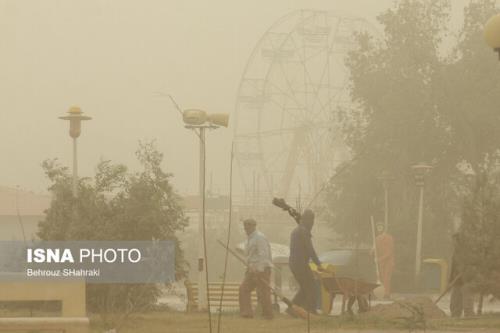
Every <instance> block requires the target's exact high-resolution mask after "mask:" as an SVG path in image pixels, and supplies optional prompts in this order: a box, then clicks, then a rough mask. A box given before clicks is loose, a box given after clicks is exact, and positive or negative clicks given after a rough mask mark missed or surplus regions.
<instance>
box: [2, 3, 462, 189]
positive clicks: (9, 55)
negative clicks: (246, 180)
mask: <svg viewBox="0 0 500 333" xmlns="http://www.w3.org/2000/svg"><path fill="white" fill-rule="evenodd" d="M453 3H454V6H455V12H456V13H457V15H460V13H461V10H462V4H463V3H464V1H453ZM391 4H392V0H378V1H371V0H364V1H363V0H356V1H281V0H280V1H262V0H259V1H192V0H188V1H146V2H137V1H129V0H125V1H52V0H50V1H23V0H21V1H13V0H12V1H9V0H2V1H0V27H1V28H0V54H1V58H0V74H1V75H0V91H1V98H0V109H1V112H0V123H1V131H0V138H1V140H0V151H2V156H3V163H2V164H1V166H0V175H1V177H0V183H1V184H3V185H5V186H9V187H15V186H17V185H19V186H20V187H21V188H23V189H26V190H32V191H35V192H45V191H46V187H47V185H48V183H47V181H46V179H45V177H44V175H43V173H42V169H41V167H40V163H41V162H42V161H43V160H44V159H46V158H53V157H58V158H59V159H60V160H61V162H63V163H64V164H65V165H68V166H70V165H71V142H70V139H69V136H68V133H67V132H68V131H67V124H66V123H64V122H63V121H61V120H59V119H57V117H58V116H61V115H63V114H64V113H65V112H66V111H67V110H68V108H69V107H70V106H72V105H78V106H80V107H81V108H82V110H83V112H84V113H85V114H86V115H89V116H92V117H93V120H91V121H90V122H87V123H84V124H83V131H82V135H81V137H80V139H79V142H80V143H79V160H80V167H79V169H80V175H81V176H91V175H92V174H93V168H94V167H95V165H96V164H97V162H98V161H99V160H100V159H101V158H103V159H110V160H112V161H114V162H120V163H124V164H126V165H128V166H130V167H131V168H133V167H134V166H136V159H135V156H134V151H135V150H136V148H137V143H138V140H150V139H155V140H156V142H157V145H158V148H159V150H160V151H161V152H163V153H164V154H165V159H164V167H165V169H166V170H168V171H169V172H172V173H173V174H174V176H175V177H174V178H173V182H174V184H175V186H176V187H177V189H178V190H179V191H180V192H181V193H183V194H193V193H196V192H197V175H198V173H197V170H198V161H197V159H198V142H197V141H196V138H195V136H194V135H193V133H190V132H189V131H187V130H185V129H184V127H183V123H182V120H181V119H180V117H179V114H178V113H177V111H176V110H175V109H174V107H173V106H172V104H171V102H170V100H169V99H168V98H167V97H166V96H165V95H166V94H171V95H172V96H174V98H175V99H176V101H177V102H178V103H179V104H180V106H181V107H182V108H191V107H197V108H203V109H205V110H208V111H210V112H226V113H231V116H233V115H234V109H235V98H236V93H237V89H238V85H239V81H240V79H241V76H242V73H243V70H244V67H245V65H246V63H247V61H248V59H249V56H250V53H251V51H252V49H253V48H254V47H255V45H256V43H257V41H258V40H259V39H260V38H261V36H262V35H263V34H264V33H265V31H266V30H267V29H268V28H269V27H270V26H271V25H272V24H273V23H274V22H275V21H276V20H278V18H280V17H282V16H284V15H286V14H288V13H290V12H292V11H294V10H297V9H303V8H311V9H320V10H329V11H334V12H339V13H347V14H351V15H356V16H359V17H362V18H365V19H367V20H368V21H369V22H371V23H372V24H374V25H376V19H375V18H376V16H377V15H378V14H379V13H380V12H381V11H383V10H384V9H386V8H388V7H389V6H390V5H391ZM233 134H234V129H233V128H232V126H230V127H229V129H220V130H217V131H215V132H212V133H210V134H209V136H208V142H209V145H208V151H207V153H208V155H207V156H208V157H207V181H209V179H210V178H211V179H212V180H211V181H210V183H211V184H213V185H212V186H213V190H214V191H215V192H219V193H227V188H228V177H227V174H228V169H229V151H230V147H231V141H232V137H233Z"/></svg>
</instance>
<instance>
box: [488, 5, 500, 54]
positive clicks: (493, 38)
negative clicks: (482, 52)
mask: <svg viewBox="0 0 500 333" xmlns="http://www.w3.org/2000/svg"><path fill="white" fill-rule="evenodd" d="M484 39H485V41H486V43H487V44H488V45H489V46H490V47H491V48H492V49H493V50H494V51H495V52H497V53H498V58H499V59H500V14H497V15H494V16H492V17H491V18H490V19H489V20H488V22H486V24H485V26H484Z"/></svg>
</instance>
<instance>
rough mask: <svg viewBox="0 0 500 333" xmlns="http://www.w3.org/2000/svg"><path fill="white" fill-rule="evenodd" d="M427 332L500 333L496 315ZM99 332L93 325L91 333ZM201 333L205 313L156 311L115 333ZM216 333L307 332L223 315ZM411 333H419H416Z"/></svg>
mask: <svg viewBox="0 0 500 333" xmlns="http://www.w3.org/2000/svg"><path fill="white" fill-rule="evenodd" d="M212 317H213V326H212V327H213V331H212V332H214V333H215V332H217V315H215V314H214V315H213V316H212ZM428 324H429V326H428V329H427V331H434V332H437V333H451V332H457V331H459V332H471V333H472V332H474V333H475V332H481V333H500V316H485V317H481V318H476V319H470V320H451V319H449V318H442V319H432V320H430V321H429V323H428ZM310 325H311V326H310V328H311V329H310V332H313V333H323V332H325V333H326V332H339V333H344V332H346V333H347V332H363V333H379V332H380V333H381V332H384V333H385V332H393V333H400V332H409V329H408V327H407V326H406V324H405V323H404V322H402V321H397V320H394V321H392V320H383V319H381V318H378V319H374V318H369V319H368V318H361V317H356V316H355V317H348V316H346V317H332V316H330V317H326V316H319V317H315V318H313V319H312V320H311V323H310ZM97 332H99V333H101V332H103V330H102V328H101V327H98V326H94V328H93V333H97ZM165 332H169V333H177V332H178V333H201V332H203V333H204V332H209V329H208V321H207V314H201V313H197V314H196V313H195V314H186V313H184V312H158V313H149V314H142V315H138V316H134V317H133V318H132V319H131V320H130V321H129V322H128V323H127V325H125V326H124V327H122V329H120V330H119V331H118V333H165ZM220 332H221V333H222V332H225V333H275V332H285V333H299V332H300V333H303V332H307V322H306V321H304V320H301V319H293V318H290V317H288V316H286V315H279V316H278V317H277V318H275V319H274V320H272V321H268V320H265V319H261V318H255V319H242V318H239V317H238V316H237V315H234V314H224V315H223V316H222V321H221V330H220ZM415 332H422V330H416V331H415Z"/></svg>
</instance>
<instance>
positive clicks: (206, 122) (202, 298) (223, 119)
mask: <svg viewBox="0 0 500 333" xmlns="http://www.w3.org/2000/svg"><path fill="white" fill-rule="evenodd" d="M182 119H183V121H184V123H185V127H186V128H188V129H191V130H193V131H195V132H196V134H197V135H198V137H199V139H200V171H199V180H200V184H199V196H200V201H199V217H198V235H199V237H200V238H199V241H198V309H200V310H206V309H208V310H209V311H210V309H209V308H208V300H207V274H208V273H207V271H206V269H207V262H206V261H205V251H206V249H205V246H206V244H205V132H206V130H207V129H217V128H219V127H220V126H224V127H227V125H228V120H229V115H227V114H221V113H217V114H210V115H209V114H207V113H206V112H205V111H203V110H198V109H189V110H185V111H183V112H182Z"/></svg>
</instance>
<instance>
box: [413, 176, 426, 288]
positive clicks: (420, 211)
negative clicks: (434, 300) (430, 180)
mask: <svg viewBox="0 0 500 333" xmlns="http://www.w3.org/2000/svg"><path fill="white" fill-rule="evenodd" d="M419 187H420V201H419V206H418V224H417V251H416V258H415V282H416V284H417V286H418V281H419V277H420V270H421V263H422V220H423V213H424V183H423V182H422V183H421V184H420V185H419Z"/></svg>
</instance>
